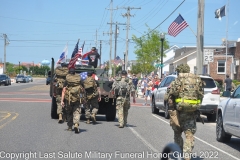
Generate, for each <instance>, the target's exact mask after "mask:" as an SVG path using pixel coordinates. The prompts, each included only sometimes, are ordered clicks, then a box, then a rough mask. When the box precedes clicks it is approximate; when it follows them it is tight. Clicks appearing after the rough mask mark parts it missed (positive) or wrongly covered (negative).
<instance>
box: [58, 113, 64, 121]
mask: <svg viewBox="0 0 240 160" xmlns="http://www.w3.org/2000/svg"><path fill="white" fill-rule="evenodd" d="M58 117H59V118H58V123H63V119H62V114H59V115H58Z"/></svg>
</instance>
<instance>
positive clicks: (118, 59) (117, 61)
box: [114, 56, 122, 65]
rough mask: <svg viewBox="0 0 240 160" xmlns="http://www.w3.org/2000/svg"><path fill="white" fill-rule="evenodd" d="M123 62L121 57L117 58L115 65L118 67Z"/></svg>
mask: <svg viewBox="0 0 240 160" xmlns="http://www.w3.org/2000/svg"><path fill="white" fill-rule="evenodd" d="M121 62H122V60H121V58H120V57H119V56H117V57H116V58H115V59H114V64H115V65H118V64H119V63H121Z"/></svg>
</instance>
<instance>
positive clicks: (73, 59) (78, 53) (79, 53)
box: [68, 48, 82, 69]
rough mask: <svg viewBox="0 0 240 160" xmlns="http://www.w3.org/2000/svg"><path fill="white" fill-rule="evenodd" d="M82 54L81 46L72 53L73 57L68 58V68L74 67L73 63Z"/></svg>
mask: <svg viewBox="0 0 240 160" xmlns="http://www.w3.org/2000/svg"><path fill="white" fill-rule="evenodd" d="M81 56H82V48H80V49H79V50H78V52H77V53H76V54H75V55H74V57H73V58H72V59H71V60H70V62H69V64H68V69H70V68H75V63H76V62H77V60H78V58H80V57H81Z"/></svg>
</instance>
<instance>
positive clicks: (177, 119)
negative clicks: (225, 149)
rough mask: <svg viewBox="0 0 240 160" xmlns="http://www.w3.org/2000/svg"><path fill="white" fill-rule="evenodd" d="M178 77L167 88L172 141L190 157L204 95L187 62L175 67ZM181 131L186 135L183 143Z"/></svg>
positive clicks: (185, 155)
mask: <svg viewBox="0 0 240 160" xmlns="http://www.w3.org/2000/svg"><path fill="white" fill-rule="evenodd" d="M176 71H177V72H178V77H177V78H176V79H175V81H173V82H172V83H171V86H170V88H169V90H168V98H169V99H168V103H170V104H169V106H172V107H173V108H170V107H169V109H170V110H169V114H170V125H171V126H172V129H173V131H174V141H175V143H177V144H178V145H179V146H180V148H181V149H182V151H183V157H184V158H185V159H191V153H192V150H193V147H194V134H195V133H196V130H197V127H196V118H197V114H196V113H197V112H198V109H199V108H200V105H201V101H202V98H203V96H204V90H203V82H202V80H201V78H200V77H199V76H197V75H194V74H191V73H189V72H190V67H189V66H188V65H187V64H181V65H179V66H178V67H177V68H176ZM182 132H184V134H185V136H186V140H185V142H184V143H183V138H182Z"/></svg>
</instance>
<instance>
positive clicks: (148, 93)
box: [143, 77, 153, 106]
mask: <svg viewBox="0 0 240 160" xmlns="http://www.w3.org/2000/svg"><path fill="white" fill-rule="evenodd" d="M152 87H153V82H152V79H151V77H149V78H148V83H147V87H146V91H145V103H144V104H143V105H147V98H148V96H149V98H150V106H152Z"/></svg>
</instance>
